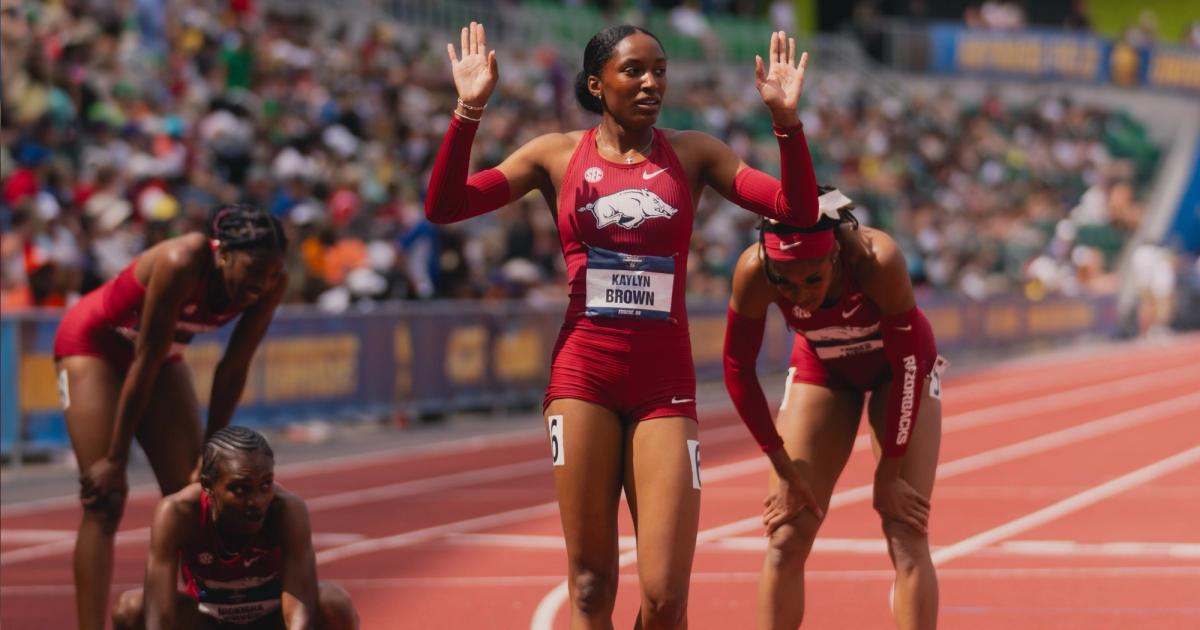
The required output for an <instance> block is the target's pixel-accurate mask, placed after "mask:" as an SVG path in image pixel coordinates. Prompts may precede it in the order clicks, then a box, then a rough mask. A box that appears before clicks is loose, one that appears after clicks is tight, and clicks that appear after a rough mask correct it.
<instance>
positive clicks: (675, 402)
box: [671, 396, 696, 405]
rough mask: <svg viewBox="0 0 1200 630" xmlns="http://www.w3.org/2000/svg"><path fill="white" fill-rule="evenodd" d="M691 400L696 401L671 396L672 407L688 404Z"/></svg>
mask: <svg viewBox="0 0 1200 630" xmlns="http://www.w3.org/2000/svg"><path fill="white" fill-rule="evenodd" d="M693 400H696V399H695V398H676V397H674V396H672V397H671V404H672V405H682V404H683V403H690V402H692V401H693Z"/></svg>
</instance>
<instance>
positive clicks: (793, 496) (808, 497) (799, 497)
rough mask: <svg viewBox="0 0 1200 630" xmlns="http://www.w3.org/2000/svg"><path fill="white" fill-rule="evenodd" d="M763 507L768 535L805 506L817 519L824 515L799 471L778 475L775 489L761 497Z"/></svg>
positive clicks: (794, 516) (797, 514) (795, 515)
mask: <svg viewBox="0 0 1200 630" xmlns="http://www.w3.org/2000/svg"><path fill="white" fill-rule="evenodd" d="M763 508H764V509H763V525H765V526H766V527H767V535H768V536H770V535H771V534H773V533H775V530H776V529H779V526H780V525H783V524H784V523H787V522H788V521H791V520H792V519H794V518H796V517H797V516H800V512H802V511H803V510H804V509H805V508H808V509H809V510H811V511H812V513H813V515H815V516H816V517H817V518H818V519H821V518H824V516H825V514H824V512H822V510H821V508H820V506H818V505H817V499H816V497H815V496H814V495H813V492H812V488H811V487H810V486H809V484H808V482H807V481H805V480H804V479H803V477H801V475H800V473H799V472H797V473H796V474H794V475H789V476H780V478H779V485H778V486H777V487H776V488H775V491H774V492H772V493H771V494H769V495H767V498H765V499H763Z"/></svg>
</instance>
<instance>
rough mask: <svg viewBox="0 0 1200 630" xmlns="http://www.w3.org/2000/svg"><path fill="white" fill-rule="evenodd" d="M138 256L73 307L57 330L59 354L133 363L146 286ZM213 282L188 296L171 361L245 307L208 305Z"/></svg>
mask: <svg viewBox="0 0 1200 630" xmlns="http://www.w3.org/2000/svg"><path fill="white" fill-rule="evenodd" d="M137 262H138V261H137V259H134V261H133V262H131V263H129V266H128V267H125V269H124V270H122V271H121V273H119V274H117V277H115V278H113V279H112V280H109V281H108V282H105V283H104V285H103V286H101V287H100V288H99V289H96V290H95V291H92V292H91V293H89V294H87V295H85V296H84V297H83V299H81V300H79V302H78V303H76V304H75V305H74V306H72V307H71V308H70V310H68V311H67V314H66V316H64V317H63V320H62V323H60V324H59V326H58V332H57V333H56V334H55V336H54V358H55V359H62V358H64V357H69V356H75V355H84V356H92V357H100V358H102V359H105V360H107V361H108V362H109V363H112V364H113V365H114V366H116V367H117V368H119V369H120V370H121V371H122V372H124V371H127V370H128V369H129V365H130V364H131V363H133V344H134V340H136V339H137V329H138V324H139V322H140V321H141V310H142V303H143V302H144V301H145V299H146V287H144V286H142V284H141V283H140V282H138V279H137V276H135V275H134V267H136V266H137ZM208 289H209V283H208V280H207V278H206V279H204V280H202V281H201V282H200V283H199V284H198V285H197V286H196V289H195V291H193V292H192V295H191V296H190V297H188V299H187V301H186V302H184V304H183V307H182V308H181V309H180V311H179V319H178V321H177V323H176V325H175V344H174V345H173V347H172V351H171V354H170V355H169V356H168V358H167V360H168V361H178V360H180V358H181V355H180V354H179V350H180V349H181V347H182V345H183V344H187V343H188V342H190V341H191V340H192V337H193V336H194V335H195V334H196V333H198V332H205V331H209V330H213V329H215V328H218V327H220V326H222V325H224V324H225V323H227V322H229V321H230V320H232V319H233V318H235V317H237V316H238V314H239V313H240V311H225V312H216V311H213V310H212V309H210V308H209V306H208Z"/></svg>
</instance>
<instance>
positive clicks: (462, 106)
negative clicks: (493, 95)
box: [458, 98, 487, 112]
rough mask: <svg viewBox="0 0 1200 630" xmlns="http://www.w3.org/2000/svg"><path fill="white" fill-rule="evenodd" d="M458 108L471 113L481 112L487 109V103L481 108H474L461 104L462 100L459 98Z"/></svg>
mask: <svg viewBox="0 0 1200 630" xmlns="http://www.w3.org/2000/svg"><path fill="white" fill-rule="evenodd" d="M458 106H459V107H461V108H463V109H465V110H468V111H472V112H481V111H483V110H485V109H487V103H484V104H483V107H475V106H474V105H467V104H466V103H464V102H463V100H462V99H461V98H460V99H458Z"/></svg>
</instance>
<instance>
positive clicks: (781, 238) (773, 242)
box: [763, 229, 833, 262]
mask: <svg viewBox="0 0 1200 630" xmlns="http://www.w3.org/2000/svg"><path fill="white" fill-rule="evenodd" d="M763 241H764V243H765V244H766V246H767V256H768V257H769V258H770V259H771V260H777V261H779V262H791V261H793V260H811V259H813V258H820V257H822V256H824V255H826V254H828V253H829V252H831V251H833V230H832V229H828V230H821V231H819V232H797V233H793V234H776V233H774V232H767V233H766V234H764V235H763Z"/></svg>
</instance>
